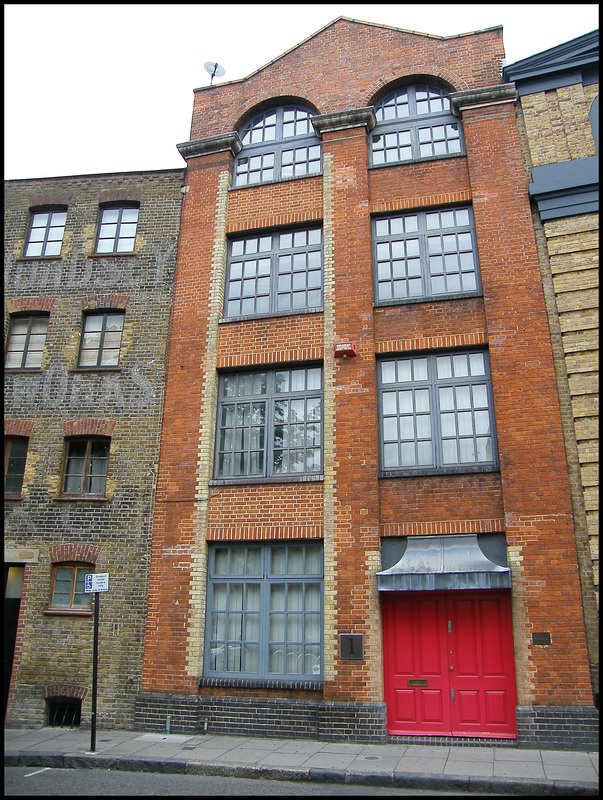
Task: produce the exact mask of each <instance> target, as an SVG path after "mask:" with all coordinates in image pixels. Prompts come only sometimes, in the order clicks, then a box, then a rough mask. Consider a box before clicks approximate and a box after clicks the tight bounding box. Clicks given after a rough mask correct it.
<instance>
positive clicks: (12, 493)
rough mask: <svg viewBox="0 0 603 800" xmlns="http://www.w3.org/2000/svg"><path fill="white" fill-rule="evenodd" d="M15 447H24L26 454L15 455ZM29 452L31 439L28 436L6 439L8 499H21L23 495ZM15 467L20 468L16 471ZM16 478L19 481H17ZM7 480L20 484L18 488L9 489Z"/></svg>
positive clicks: (5, 459)
mask: <svg viewBox="0 0 603 800" xmlns="http://www.w3.org/2000/svg"><path fill="white" fill-rule="evenodd" d="M14 445H21V446H23V445H24V448H25V452H24V453H17V455H15V454H14V453H13V449H14ZM28 450H29V439H28V438H27V437H26V436H6V437H5V438H4V496H5V497H7V498H13V499H14V498H20V497H21V495H22V492H23V481H24V479H25V465H26V463H27V451H28ZM15 467H18V468H17V469H15ZM15 478H16V479H18V480H17V481H15V480H14V479H15ZM7 479H11V482H12V483H15V484H16V483H18V486H16V485H15V486H13V487H12V488H7Z"/></svg>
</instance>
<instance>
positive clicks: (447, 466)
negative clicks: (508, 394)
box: [377, 349, 499, 477]
mask: <svg viewBox="0 0 603 800" xmlns="http://www.w3.org/2000/svg"><path fill="white" fill-rule="evenodd" d="M456 357H458V361H457V362H453V361H451V362H450V364H451V372H454V364H455V363H458V364H459V366H460V364H461V363H462V362H461V360H462V359H463V358H466V360H467V365H468V371H469V372H470V371H471V359H472V357H473V363H474V365H475V369H477V364H478V360H479V357H482V358H483V373H480V374H478V373H476V374H474V375H471V374H469V375H467V376H463V377H459V376H454V375H453V376H452V377H441V378H439V377H438V373H437V369H438V359H444V358H449V359H453V358H456ZM400 362H405V366H402V367H399V366H398V364H399V363H400ZM414 362H424V363H421V364H418V363H417V364H415V363H414ZM385 364H389V365H392V364H395V365H396V370H397V373H396V375H397V376H398V377H399V375H400V372H401V371H407V372H408V370H409V368H411V369H412V370H413V371H414V372H413V373H412V374H411V373H409V374H411V379H410V380H408V381H403V380H396V381H392V382H390V381H384V379H383V373H384V365H385ZM442 366H443V361H442ZM377 367H378V369H377V387H378V403H379V406H378V417H379V465H380V476H381V477H398V476H405V475H425V474H428V475H434V474H449V473H467V472H492V471H496V470H498V469H499V462H498V444H497V436H496V420H495V414H494V400H493V395H492V381H491V374H490V362H489V357H488V352H487V350H486V349H470V350H469V349H460V350H442V351H435V352H429V353H414V354H410V355H404V356H398V357H395V358H383V359H380V360H379V361H378V362H377ZM388 369H389V370H391V369H392V367H391V366H390V367H388ZM417 373H420V374H417ZM474 387H475V388H474ZM457 389H459V390H460V391H457ZM463 389H468V391H469V394H470V405H469V406H466V405H464V406H462V407H459V406H458V405H455V407H454V408H448V406H447V405H446V406H444V407H442V406H441V405H440V401H441V398H442V392H441V391H440V390H445V391H447V392H452V394H453V396H454V402H455V404H458V402H459V397H461V396H462V395H463V394H465V395H466V392H463V391H462V390H463ZM393 392H395V393H396V395H397V396H396V399H395V403H396V407H395V409H393V408H392V406H391V403H392V402H394V400H393V398H392V397H387V398H386V397H385V396H384V395H385V394H386V393H393ZM409 392H412V397H410V396H406V395H408V393H409ZM400 393H404V395H405V397H403V398H402V397H400ZM480 396H481V397H480ZM484 399H485V401H486V405H479V403H480V402H481V403H483V402H484ZM386 402H387V405H388V407H389V409H388V410H389V413H386V408H385V407H386ZM447 403H448V399H447ZM403 404H404V411H405V412H406V413H402V411H401V410H400V409H401V407H402V405H403ZM484 412H487V422H488V427H489V430H488V433H487V434H486V433H485V432H483V431H478V430H477V426H478V424H479V425H483V423H484V420H485V417H484ZM469 414H470V415H471V428H472V432H467V430H466V429H465V430H464V431H462V432H461V433H459V431H458V427H459V424H460V423H462V425H467V415H469ZM442 415H448V416H447V423H452V422H453V423H454V425H455V426H456V428H457V433H456V435H455V436H452V435H450V436H444V434H443V425H442V422H443V420H442ZM452 415H454V421H453V420H451V419H450V416H452ZM478 415H479V416H478ZM402 418H403V419H404V420H405V421H406V424H407V426H408V425H411V424H412V431H413V435H412V436H404V435H403V434H402V433H401V430H402V423H401V422H400V419H402ZM411 419H412V422H411ZM394 420H395V422H394ZM478 420H479V422H478ZM394 426H395V427H396V435H395V436H394V435H392V428H394ZM386 429H387V430H386ZM470 439H473V442H474V444H475V442H476V441H477V440H478V439H479V440H480V442H479V443H478V444H479V445H482V446H483V445H484V444H485V440H486V439H490V444H491V458H490V459H487V460H484V459H479V458H477V459H474V460H472V461H457V462H451V461H447V460H446V459H445V455H444V449H445V447H446V445H445V444H444V441H446V442H449V443H451V442H456V443H457V445H458V446H459V447H460V444H458V443H459V442H461V441H463V442H466V443H467V444H468V443H469V440H470ZM411 444H412V445H413V447H414V450H415V456H416V460H419V458H420V456H419V455H418V454H419V452H421V453H423V454H424V455H423V461H425V456H426V455H427V454H428V453H429V456H430V459H431V463H429V464H427V463H422V464H417V463H415V464H408V465H401V464H400V463H398V465H386V446H388V448H389V450H388V452H392V451H393V449H394V447H396V446H397V448H398V455H399V458H398V461H399V462H401V461H402V460H403V459H402V457H401V453H402V446H403V445H407V446H408V447H410V445H411ZM457 449H458V448H457Z"/></svg>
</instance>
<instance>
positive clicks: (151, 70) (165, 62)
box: [4, 3, 599, 179]
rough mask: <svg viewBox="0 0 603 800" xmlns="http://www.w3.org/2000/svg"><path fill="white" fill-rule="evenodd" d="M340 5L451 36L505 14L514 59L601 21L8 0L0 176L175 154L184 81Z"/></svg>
mask: <svg viewBox="0 0 603 800" xmlns="http://www.w3.org/2000/svg"><path fill="white" fill-rule="evenodd" d="M340 16H345V17H350V18H352V19H357V20H361V21H363V22H375V23H380V24H384V25H391V26H393V27H396V28H404V29H405V30H413V31H418V32H420V33H430V34H434V35H436V36H450V35H454V34H459V33H468V32H470V31H475V30H482V29H484V28H491V27H494V26H497V25H502V26H503V39H504V43H505V51H506V56H507V63H509V64H511V63H513V62H515V61H519V60H521V59H523V58H527V57H528V56H531V55H534V54H535V53H539V52H541V51H543V50H547V49H548V48H550V47H554V46H555V45H558V44H562V43H564V42H567V41H569V40H570V39H574V38H575V37H576V36H581V35H582V34H585V33H589V32H590V31H593V30H595V29H597V28H598V27H599V5H598V4H596V3H595V4H572V3H567V4H566V3H559V4H551V3H535V4H530V3H518V4H511V5H497V4H488V3H485V4H460V5H459V4H456V3H446V4H435V5H434V4H430V3H420V4H416V3H413V4H408V5H407V4H405V3H385V4H375V3H368V4H363V3H358V4H356V3H309V4H306V3H281V4H278V3H277V4H263V3H257V4H256V3H245V4H236V3H235V4H230V3H214V4H205V3H193V4H178V3H173V4H163V3H157V4H145V3H143V4H128V3H126V4H74V5H69V4H61V3H59V4H54V3H50V4H12V3H9V4H5V6H4V22H5V26H4V31H5V33H4V36H5V77H4V81H5V84H4V88H5V101H4V102H5V106H4V108H5V117H4V119H5V145H4V146H5V178H6V179H15V178H38V177H54V176H59V175H80V174H94V173H99V172H100V173H102V172H129V171H135V170H152V169H170V168H174V167H184V165H185V162H184V160H183V159H182V158H181V156H180V154H179V153H178V151H177V149H176V144H178V143H180V142H185V141H187V140H188V138H189V131H190V120H191V112H192V107H193V90H194V89H195V88H198V87H200V86H207V85H209V82H210V76H209V75H208V74H207V72H206V71H205V69H204V64H205V63H206V62H208V61H210V62H215V61H217V62H218V63H219V64H220V65H221V66H223V67H224V69H225V70H226V73H225V75H224V76H223V77H222V78H214V84H217V83H222V82H225V81H233V80H238V79H240V78H244V77H245V76H247V75H249V74H250V73H252V72H254V71H255V70H257V69H259V68H260V67H262V66H264V65H265V64H267V63H268V62H269V61H272V60H273V59H275V58H277V57H278V56H280V55H281V54H282V53H284V52H285V51H286V50H289V49H290V48H291V47H294V46H295V45H296V44H298V43H299V42H301V41H303V40H304V39H306V38H307V37H308V36H311V35H312V34H313V33H316V32H317V31H318V30H320V29H321V28H322V27H324V26H325V25H327V24H328V23H329V22H332V21H333V20H334V19H336V18H337V17H340Z"/></svg>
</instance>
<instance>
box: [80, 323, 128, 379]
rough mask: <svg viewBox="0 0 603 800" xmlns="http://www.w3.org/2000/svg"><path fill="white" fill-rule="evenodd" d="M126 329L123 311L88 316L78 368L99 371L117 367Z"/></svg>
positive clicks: (84, 326) (84, 327)
mask: <svg viewBox="0 0 603 800" xmlns="http://www.w3.org/2000/svg"><path fill="white" fill-rule="evenodd" d="M123 328H124V313H123V311H108V312H104V313H101V314H86V315H85V317H84V325H83V331H82V340H81V343H80V355H79V360H78V366H79V367H82V368H85V367H87V368H90V369H97V368H99V367H116V366H117V365H118V364H119V351H120V348H121V337H122V333H123Z"/></svg>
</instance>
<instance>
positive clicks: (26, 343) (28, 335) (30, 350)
mask: <svg viewBox="0 0 603 800" xmlns="http://www.w3.org/2000/svg"><path fill="white" fill-rule="evenodd" d="M44 322H45V323H46V324H45V325H43V327H44V330H43V331H41V330H40V331H36V330H34V328H35V327H37V326H38V327H39V324H40V323H44ZM49 322H50V314H12V315H11V318H10V326H9V329H8V337H7V339H6V351H5V355H4V368H5V369H7V370H19V371H28V370H32V371H34V370H35V371H38V370H40V369H41V368H42V358H43V355H44V348H45V346H46V337H47V335H48V324H49ZM18 323H26V325H27V330H26V331H25V333H18V332H17V331H16V330H15V328H16V327H17V324H18ZM36 324H37V325H36ZM21 336H24V337H25V338H24V340H23V347H22V348H20V347H19V348H15V347H11V345H14V344H15V343H16V338H17V337H21ZM34 345H37V347H36V348H35V349H34ZM12 353H20V354H21V359H20V364H19V365H14V364H12V365H11V364H9V363H8V360H9V357H10V355H11V354H12ZM34 354H39V356H38V355H36V357H35V358H34V363H33V364H32V363H31V360H32V357H33V356H34ZM28 362H29V363H28Z"/></svg>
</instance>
